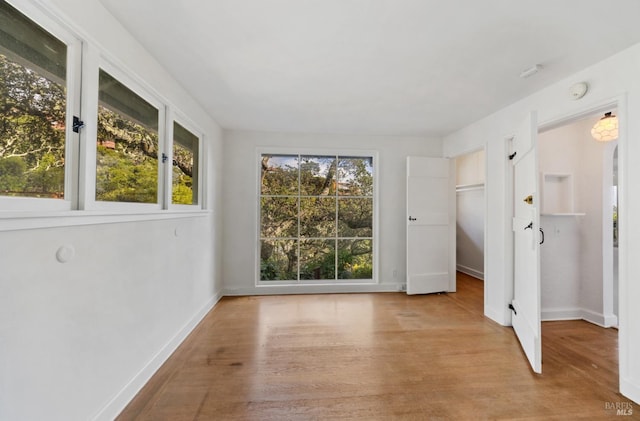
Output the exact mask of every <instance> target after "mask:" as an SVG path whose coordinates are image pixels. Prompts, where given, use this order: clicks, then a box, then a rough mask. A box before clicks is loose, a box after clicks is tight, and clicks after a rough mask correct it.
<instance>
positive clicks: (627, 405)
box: [604, 402, 633, 416]
mask: <svg viewBox="0 0 640 421" xmlns="http://www.w3.org/2000/svg"><path fill="white" fill-rule="evenodd" d="M604 409H605V410H606V411H611V412H613V411H615V413H616V415H622V416H624V415H627V416H630V415H633V404H632V403H631V402H605V403H604Z"/></svg>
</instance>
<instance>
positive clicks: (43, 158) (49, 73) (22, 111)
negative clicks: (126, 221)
mask: <svg viewBox="0 0 640 421" xmlns="http://www.w3.org/2000/svg"><path fill="white" fill-rule="evenodd" d="M34 15H37V18H36V20H37V21H38V22H43V24H45V25H46V26H47V27H48V28H50V29H51V30H53V34H55V35H53V34H52V33H49V32H48V31H47V30H46V29H44V28H43V27H41V26H40V25H39V24H36V23H35V22H34V21H32V20H31V19H29V18H28V17H26V16H25V15H23V14H22V13H20V12H19V11H18V10H17V9H15V8H13V7H12V6H11V5H9V4H8V3H7V2H6V1H4V0H0V206H2V208H1V210H11V211H14V210H17V211H22V210H23V209H24V210H36V211H41V210H69V209H81V210H84V209H91V208H92V207H94V206H95V203H94V200H93V198H92V197H86V196H85V195H86V194H89V195H95V196H94V198H95V201H96V202H128V203H141V204H155V205H160V206H156V208H159V207H165V208H166V207H168V206H169V205H172V204H187V205H198V204H199V200H200V198H199V197H198V190H199V188H200V186H199V183H200V180H199V179H198V173H199V171H200V169H199V167H198V162H199V159H200V153H201V152H200V148H201V147H202V145H201V139H200V138H199V137H198V136H196V135H194V134H193V133H192V132H190V131H189V130H187V129H185V128H184V127H183V126H181V125H180V124H178V123H176V122H173V121H172V122H171V124H173V128H174V130H173V132H174V138H173V139H168V138H165V133H166V132H169V130H164V129H165V121H164V116H165V114H166V113H167V111H168V110H167V107H165V105H163V104H162V101H159V100H157V99H154V97H153V96H152V95H148V96H147V98H148V99H150V101H151V102H149V101H148V100H146V99H145V98H143V97H142V96H140V95H138V94H137V93H136V92H144V91H146V89H144V88H141V87H140V86H131V87H128V86H125V84H124V83H122V82H121V81H120V80H118V79H116V78H115V77H114V76H113V75H112V74H110V73H108V72H107V71H105V70H103V69H101V68H98V67H97V66H96V65H95V63H96V61H93V60H86V61H83V60H82V57H81V55H82V51H81V48H80V46H81V40H80V39H78V38H77V37H76V36H74V35H73V34H72V33H70V32H69V31H67V30H65V29H64V25H60V24H59V22H56V20H55V18H53V19H51V18H50V17H48V16H46V14H39V12H37V11H34ZM105 66H106V67H107V68H108V69H113V73H115V74H120V75H122V78H123V79H124V78H126V77H127V76H129V75H126V74H124V73H117V72H118V70H117V69H116V68H113V67H111V66H109V65H106V64H105ZM109 71H111V70H109ZM92 72H96V73H97V74H98V79H97V85H95V84H93V83H89V84H85V85H83V86H80V75H81V73H85V74H90V73H92ZM132 88H133V89H132ZM134 89H135V91H136V92H134ZM95 92H97V93H98V95H97V100H98V101H97V104H95V105H92V102H93V101H95V98H96V97H95V96H94V95H91V94H92V93H95ZM81 101H82V102H84V103H85V104H88V106H89V107H90V108H93V109H94V110H96V111H95V112H97V130H96V131H97V136H96V138H93V134H92V133H91V132H92V130H91V129H92V128H91V127H87V128H84V129H80V132H79V133H77V134H76V133H74V132H72V130H71V129H72V127H71V121H72V116H73V117H75V116H77V117H78V118H79V119H82V115H80V106H79V105H80V102H81ZM94 106H95V108H94ZM85 108H86V107H85ZM176 111H177V110H169V114H171V115H173V114H174V113H175V112H176ZM87 129H88V130H87ZM85 130H86V131H85ZM94 143H95V145H96V146H95V148H96V149H95V152H96V156H95V164H96V166H95V185H88V184H84V185H83V183H82V182H81V181H85V180H87V183H88V182H89V181H88V180H93V168H85V167H84V166H81V165H80V163H81V162H83V159H87V158H88V159H90V160H93V159H94V158H93V150H92V148H91V147H90V148H86V147H85V145H87V144H88V145H92V144H94ZM164 148H166V149H164ZM169 149H170V150H171V151H172V153H169ZM163 152H164V153H163ZM164 155H172V156H173V165H172V163H171V162H170V161H167V162H165V160H164V158H163V156H164ZM89 157H90V158H89ZM163 162H165V164H164V166H162V165H163V164H162V163H163ZM165 180H167V181H168V183H169V185H165V184H166V183H165V182H164V181H165ZM81 186H82V187H81ZM84 187H86V188H84ZM169 189H171V190H169ZM8 197H11V199H9V198H8ZM14 197H15V198H23V199H16V200H14V199H13V198H14ZM33 198H42V199H43V200H33ZM45 198H46V199H60V200H44V199H45ZM64 199H66V200H64ZM99 206H100V205H98V207H99ZM104 206H108V205H104ZM150 208H151V207H145V209H147V210H148V209H150ZM128 209H131V207H130V206H129V207H128Z"/></svg>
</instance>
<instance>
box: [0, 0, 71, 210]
mask: <svg viewBox="0 0 640 421" xmlns="http://www.w3.org/2000/svg"><path fill="white" fill-rule="evenodd" d="M66 63H67V47H66V45H65V44H64V43H62V42H61V41H60V40H58V39H57V38H55V37H54V36H52V35H51V34H49V33H48V32H46V31H45V30H44V29H42V28H41V27H39V26H38V25H37V24H35V23H34V22H32V21H31V20H29V19H28V18H27V17H25V16H24V15H22V14H21V13H20V12H18V11H17V10H15V9H14V8H12V7H11V6H9V5H8V4H7V3H6V2H4V1H0V195H3V196H22V197H47V198H57V199H63V198H64V172H65V170H64V162H65V141H66V131H65V119H66V109H67V92H66V73H67V70H66V66H67V64H66Z"/></svg>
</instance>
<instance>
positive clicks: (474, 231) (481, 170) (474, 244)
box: [456, 150, 485, 279]
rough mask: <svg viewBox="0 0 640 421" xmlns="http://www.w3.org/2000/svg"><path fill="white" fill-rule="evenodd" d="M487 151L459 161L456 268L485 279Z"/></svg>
mask: <svg viewBox="0 0 640 421" xmlns="http://www.w3.org/2000/svg"><path fill="white" fill-rule="evenodd" d="M484 162H485V155H484V150H480V151H476V152H473V153H470V154H466V155H462V156H460V157H458V158H456V186H457V187H456V266H457V270H459V271H461V272H464V273H466V274H468V275H471V276H475V277H476V278H479V279H484V214H485V201H484V178H485V176H484V174H485V164H484Z"/></svg>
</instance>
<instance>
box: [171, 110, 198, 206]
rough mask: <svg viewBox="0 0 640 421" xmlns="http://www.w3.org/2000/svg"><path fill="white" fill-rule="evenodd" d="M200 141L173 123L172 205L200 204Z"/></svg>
mask: <svg viewBox="0 0 640 421" xmlns="http://www.w3.org/2000/svg"><path fill="white" fill-rule="evenodd" d="M199 147H200V139H199V138H198V136H196V135H194V134H193V133H191V132H190V131H189V130H187V129H185V128H184V127H182V126H181V125H180V124H178V123H177V122H174V123H173V169H172V171H171V184H172V190H171V203H173V204H179V205H196V204H198V182H199V180H198V151H199Z"/></svg>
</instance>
